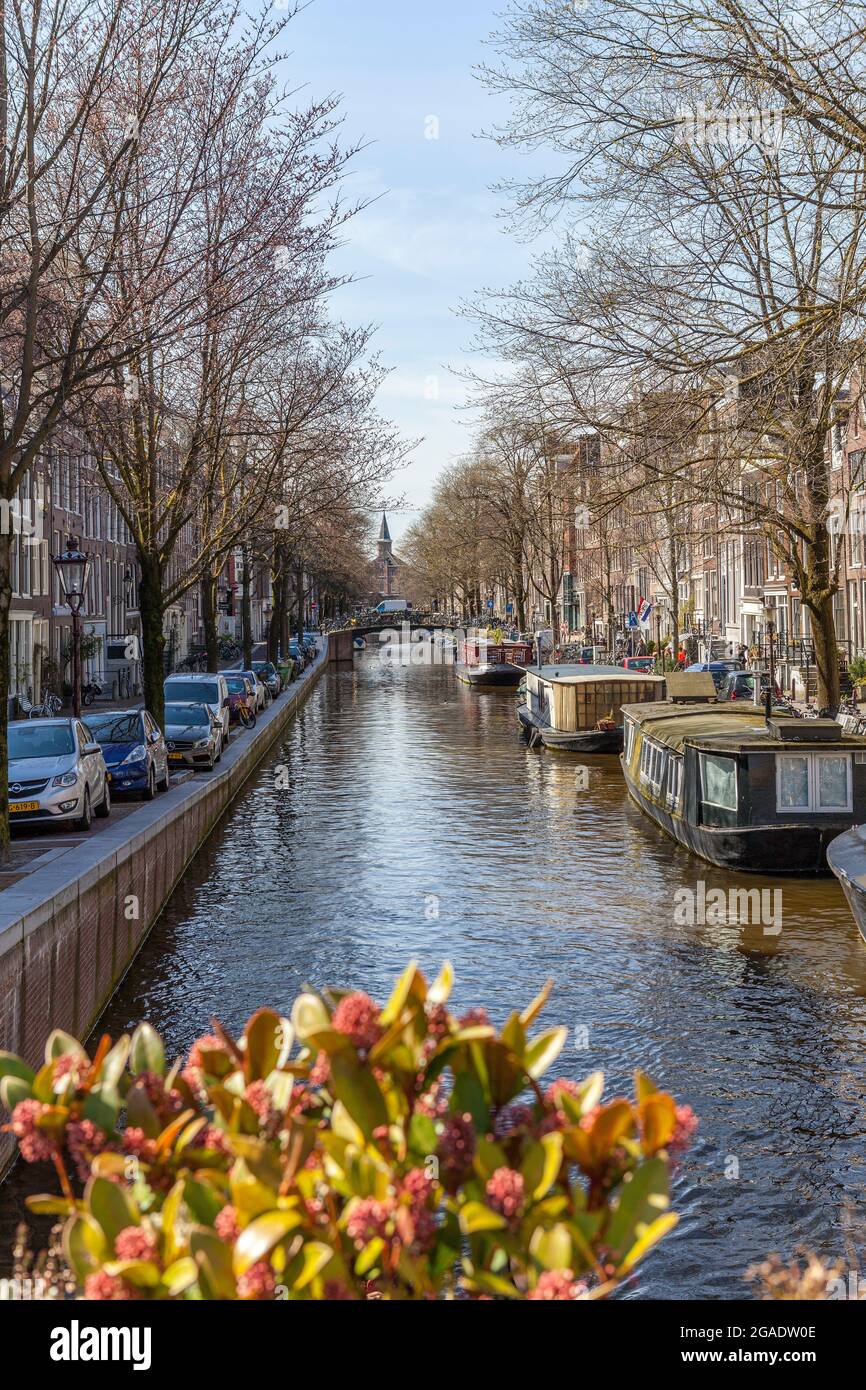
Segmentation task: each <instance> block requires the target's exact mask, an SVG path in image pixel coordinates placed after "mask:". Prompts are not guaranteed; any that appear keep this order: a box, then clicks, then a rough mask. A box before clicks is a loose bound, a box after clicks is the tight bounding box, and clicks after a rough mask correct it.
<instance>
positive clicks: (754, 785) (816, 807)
mask: <svg viewBox="0 0 866 1390" xmlns="http://www.w3.org/2000/svg"><path fill="white" fill-rule="evenodd" d="M623 715H624V719H625V723H624V732H625V744H624V749H623V753H622V759H621V761H622V768H623V773H624V775H625V780H626V785H627V787H628V791H629V795H630V796H631V797H632V799H633V800H634V801H636V802H637V804H638V806H639V807H640V808H641V810H642V811H643V812H644V813H645V814H646V815H648V816H649V817H650V819H651V820H654V821H655V822H656V824H657V825H659V826H661V828H662V829H663V830H665V831H667V833H668V834H669V835H672V836H673V838H674V839H675V840H678V841H679V842H680V844H682V845H685V846H686V848H687V849H690V850H692V851H693V853H695V854H699V855H700V856H701V857H702V858H703V859H708V860H709V861H710V863H712V864H719V865H721V866H722V867H723V868H727V869H745V870H749V871H751V872H754V873H766V874H774V875H775V874H819V873H823V872H825V871H826V869H827V846H828V844H829V843H830V842H831V840H833V839H835V838H836V836H837V835H841V834H842V832H843V831H845V830H848V829H849V828H850V827H851V826H852V825H855V824H856V823H857V822H858V821H863V820H866V738H863V737H860V736H857V735H853V734H846V733H844V732H843V730H842V727H841V726H840V725H839V724H838V723H837V722H836V721H835V720H833V719H795V718H792V717H790V716H788V715H782V714H780V715H778V716H775V715H773V716H772V717H770V718H766V716H765V714H764V711H763V710H762V709H760V708H758V707H757V706H755V705H734V704H728V703H726V704H724V705H707V704H676V703H674V702H671V701H664V702H663V703H661V704H642V705H629V706H626V707H625V708H624V710H623Z"/></svg>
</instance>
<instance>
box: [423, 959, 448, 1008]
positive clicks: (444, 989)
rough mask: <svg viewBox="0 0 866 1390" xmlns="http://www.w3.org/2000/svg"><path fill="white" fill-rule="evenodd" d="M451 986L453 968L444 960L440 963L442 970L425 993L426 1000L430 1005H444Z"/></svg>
mask: <svg viewBox="0 0 866 1390" xmlns="http://www.w3.org/2000/svg"><path fill="white" fill-rule="evenodd" d="M453 986H454V967H453V966H452V964H451V962H450V960H446V961H443V962H442V969H441V970H440V971H439V974H438V975H437V976H436V979H435V980H434V981H433V983H432V985H431V986H430V988H429V990H428V991H427V998H428V999H429V1001H430V1003H431V1004H445V1003H447V1000H448V997H449V995H450V993H451V990H452V988H453Z"/></svg>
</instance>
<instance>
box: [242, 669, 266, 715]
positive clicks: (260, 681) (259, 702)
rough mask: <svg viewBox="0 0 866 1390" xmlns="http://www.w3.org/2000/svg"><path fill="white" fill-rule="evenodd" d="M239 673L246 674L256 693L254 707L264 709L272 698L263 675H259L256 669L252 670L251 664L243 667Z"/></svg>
mask: <svg viewBox="0 0 866 1390" xmlns="http://www.w3.org/2000/svg"><path fill="white" fill-rule="evenodd" d="M241 675H242V676H246V678H247V680H248V681H249V682H250V684H251V685H252V687H253V690H254V691H255V693H256V709H257V710H260V709H264V708H265V707H266V706H267V705H269V704H270V703H271V700H272V699H273V698H274V697H273V695H272V694H271V692H270V689H269V688H268V683H267V681H266V680H265V678H264V676H262V675H260V674H259V672H258V671H254V670H253V669H252V667H251V666H250V667H244V669H243V670H242V671H241Z"/></svg>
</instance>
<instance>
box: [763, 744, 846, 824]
mask: <svg viewBox="0 0 866 1390" xmlns="http://www.w3.org/2000/svg"><path fill="white" fill-rule="evenodd" d="M852 798H853V788H852V785H851V756H850V754H848V753H777V754H776V810H777V811H824V812H830V813H832V812H833V811H851V810H853V799H852Z"/></svg>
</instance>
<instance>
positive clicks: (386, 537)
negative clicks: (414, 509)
mask: <svg viewBox="0 0 866 1390" xmlns="http://www.w3.org/2000/svg"><path fill="white" fill-rule="evenodd" d="M390 539H391V532H390V531H389V530H388V518H387V517H386V515H385V513H384V512H383V513H382V525H381V526H380V527H379V540H380V541H390Z"/></svg>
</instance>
